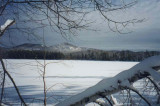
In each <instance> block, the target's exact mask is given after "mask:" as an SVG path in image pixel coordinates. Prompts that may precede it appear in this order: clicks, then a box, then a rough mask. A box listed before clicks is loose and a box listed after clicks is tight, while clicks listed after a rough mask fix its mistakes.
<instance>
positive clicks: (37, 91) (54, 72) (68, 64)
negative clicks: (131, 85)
mask: <svg viewBox="0 0 160 106" xmlns="http://www.w3.org/2000/svg"><path fill="white" fill-rule="evenodd" d="M4 61H5V63H7V65H6V67H7V70H8V71H9V72H10V73H11V75H12V77H13V78H14V80H15V82H16V84H17V86H18V87H19V89H20V92H21V93H22V95H23V97H24V98H25V101H26V102H27V103H30V102H31V100H32V99H31V98H36V99H41V100H42V99H43V83H42V78H41V76H40V73H41V71H40V70H42V67H40V64H39V63H41V64H43V62H44V61H43V60H37V61H36V60H23V59H22V60H16V59H15V60H4ZM46 63H48V65H47V67H46V82H47V88H49V91H48V93H47V97H48V99H47V103H48V105H49V104H56V103H58V102H60V101H63V100H64V99H66V98H69V97H71V96H72V95H75V94H78V93H80V92H82V91H84V90H85V89H86V88H88V87H90V86H93V85H95V84H96V83H97V82H99V81H100V80H102V79H103V78H106V77H107V78H109V77H113V76H115V75H116V74H118V73H120V72H121V71H123V70H127V69H129V68H130V67H132V66H134V65H135V64H137V62H118V61H114V62H112V61H75V60H47V61H46ZM7 82H8V83H9V84H6V89H5V91H6V95H8V98H9V100H11V101H13V100H14V99H13V98H17V99H18V96H17V95H16V93H15V92H14V88H13V85H12V84H11V83H10V81H9V80H7ZM99 87H100V86H99ZM11 92H12V95H10V94H11ZM34 101H36V100H34ZM42 104H43V101H38V100H37V102H36V103H35V104H34V105H42Z"/></svg>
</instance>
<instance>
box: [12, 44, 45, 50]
mask: <svg viewBox="0 0 160 106" xmlns="http://www.w3.org/2000/svg"><path fill="white" fill-rule="evenodd" d="M11 49H14V50H30V51H31V50H44V46H43V45H42V44H31V43H24V44H21V45H18V46H15V47H13V48H11Z"/></svg>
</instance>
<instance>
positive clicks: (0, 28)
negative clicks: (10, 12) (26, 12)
mask: <svg viewBox="0 0 160 106" xmlns="http://www.w3.org/2000/svg"><path fill="white" fill-rule="evenodd" d="M12 22H14V20H11V19H8V20H7V21H6V22H5V23H4V25H1V27H0V31H1V32H3V31H4V30H5V29H6V27H8V26H9V25H10V24H11V23H12Z"/></svg>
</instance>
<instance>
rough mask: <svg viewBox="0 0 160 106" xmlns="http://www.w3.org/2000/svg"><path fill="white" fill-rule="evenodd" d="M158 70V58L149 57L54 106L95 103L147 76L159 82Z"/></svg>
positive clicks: (80, 105)
mask: <svg viewBox="0 0 160 106" xmlns="http://www.w3.org/2000/svg"><path fill="white" fill-rule="evenodd" d="M158 70H160V56H153V57H150V58H148V59H146V60H144V61H142V62H141V63H139V64H137V65H135V66H134V67H132V68H130V69H128V70H125V71H123V72H121V73H119V74H118V75H116V76H115V77H112V78H106V79H103V80H101V81H100V82H99V83H97V84H96V85H94V86H92V87H90V88H88V89H87V90H85V91H84V92H82V93H80V94H77V95H75V96H73V97H71V98H69V99H66V100H65V101H63V102H61V103H59V104H57V105H56V106H74V105H76V106H84V105H85V104H87V103H90V102H94V101H96V99H98V98H100V96H99V95H102V94H103V95H105V96H109V95H111V94H113V93H117V92H119V91H121V90H124V89H126V88H131V86H132V84H133V83H134V82H136V81H137V80H140V79H142V78H146V77H147V76H151V77H152V78H153V79H154V80H155V81H159V80H160V74H159V73H158ZM122 86H123V88H122ZM124 87H125V88H124ZM148 104H149V103H148Z"/></svg>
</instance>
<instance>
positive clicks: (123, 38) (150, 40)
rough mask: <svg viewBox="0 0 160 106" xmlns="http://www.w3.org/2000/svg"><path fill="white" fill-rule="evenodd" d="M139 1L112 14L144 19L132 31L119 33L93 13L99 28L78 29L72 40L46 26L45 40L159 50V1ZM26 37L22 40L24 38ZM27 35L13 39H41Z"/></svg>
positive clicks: (93, 45)
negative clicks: (91, 29) (111, 29)
mask: <svg viewBox="0 0 160 106" xmlns="http://www.w3.org/2000/svg"><path fill="white" fill-rule="evenodd" d="M138 1H139V2H138V4H136V5H135V6H134V7H132V8H130V9H127V10H125V11H118V12H115V13H112V14H109V16H110V17H112V18H113V19H116V20H122V19H132V18H137V19H143V18H145V22H143V23H139V24H135V25H133V26H132V25H131V26H129V27H128V29H126V31H133V32H132V33H129V34H119V33H115V32H112V31H110V30H109V29H108V25H106V23H105V22H104V20H103V18H102V17H100V15H99V14H98V13H96V12H95V13H92V14H90V15H89V16H88V19H90V18H91V20H96V22H95V23H94V24H92V26H91V27H92V28H95V29H98V30H99V31H97V32H94V31H86V30H85V31H79V32H78V33H77V35H78V36H71V38H72V39H71V40H68V41H67V40H65V39H64V38H63V37H62V36H61V35H60V34H57V33H54V32H53V31H50V30H49V29H47V28H46V30H45V32H44V33H45V37H46V38H45V41H46V44H47V45H55V44H58V43H62V42H70V43H72V44H75V45H77V46H81V47H90V48H97V49H104V50H126V49H129V50H160V46H159V45H160V13H159V11H160V2H159V1H160V0H138ZM22 39H23V40H22ZM25 39H27V37H26V38H25V37H24V36H23V37H21V36H20V35H18V34H17V35H16V37H14V38H12V42H13V43H14V44H15V45H16V44H21V43H24V42H32V43H39V42H40V40H36V41H35V40H34V41H27V40H25ZM8 41H9V40H7V37H3V38H1V42H3V43H4V44H8Z"/></svg>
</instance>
